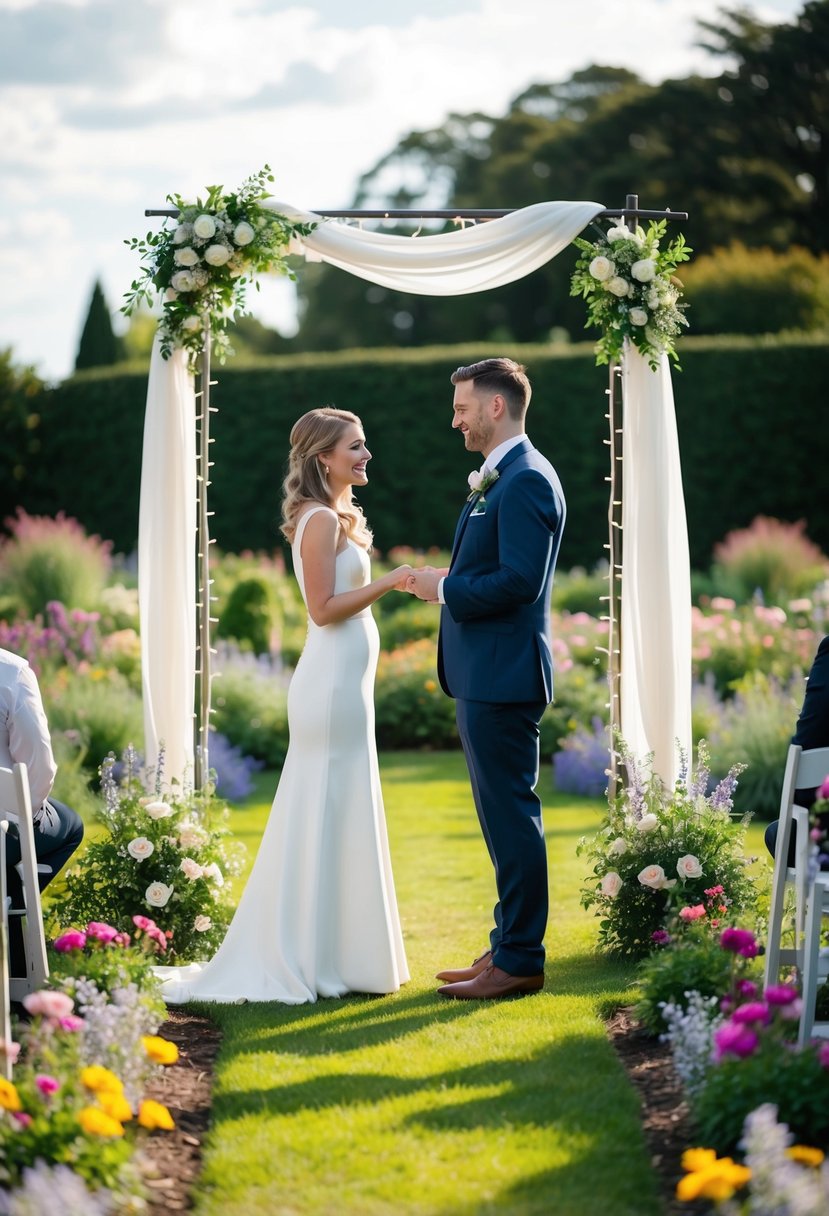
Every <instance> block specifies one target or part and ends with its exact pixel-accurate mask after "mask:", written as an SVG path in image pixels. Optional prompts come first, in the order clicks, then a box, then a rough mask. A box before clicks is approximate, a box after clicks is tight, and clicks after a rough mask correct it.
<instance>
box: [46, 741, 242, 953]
mask: <svg viewBox="0 0 829 1216" xmlns="http://www.w3.org/2000/svg"><path fill="white" fill-rule="evenodd" d="M119 767H121V768H122V769H123V776H122V777H121V780H120V782H119V781H118V780H116V777H115V772H116V764H115V758H114V756H108V757H107V759H106V760H105V761H104V764H103V765H102V767H101V788H102V792H103V795H104V800H103V807H102V810H101V812H100V823H101V826H102V828H103V831H102V832H101V833H100V834H98V835H96V836H95V838H94V839H92V840H90V842H89V843H88V844H87V845H86V848H85V849H84V850H83V851H82V852H81V855H80V858H79V860H78V861H76V862H75V863H74V864H73V865H71V867H70V868H69V869H68V871H66V882H65V889H64V891H63V893H62V894H61V895H59V896H57V897H56V899H55V900H54V901H53V902H52V904H51V905H50V909H49V911H50V914H51V916H52V917H53V918H54V920H55V922H56V923H57V924H58V925H60V926H66V925H67V924H86V923H87V922H89V921H96V922H97V921H102V920H103V921H106V922H107V923H108V924H110V925H113V926H114V927H115V928H116V929H117V930H118V931H119V932H123V933H127V934H129V933H132V932H133V931H134V925H135V924H136V923H137V922H136V920H135V917H136V916H137V917H139V918H140V919H142V921H143V920H147V921H148V923H150V922H151V923H153V924H154V925H155V926H157V929H158V932H159V933H160V934H161V935H162V937H163V939H164V941H165V942H166V950H165V962H166V961H169V962H190V961H193V960H196V959H204V958H210V957H211V956H212V955H213V954H214V953H215V952H216V950H217V949H218V947H219V945H220V943H221V941H222V938H223V937H224V935H225V931H226V929H227V926H228V924H229V923H230V918H231V916H232V914H233V903H232V902H231V894H230V891H229V887H228V883H227V880H228V879H229V878H232V877H233V876H234V875H235V874H238V873H239V872H240V869H241V860H242V853H243V846H242V845H240V844H239V843H237V842H234V841H232V840H231V837H230V833H229V831H228V829H227V827H226V821H227V815H228V812H227V809H226V807H224V805H223V804H221V803H218V802H217V801H216V800H215V798H214V796H213V790H212V787H211V786H209V785H208V787H207V789H206V790H204V791H198V790H192V789H190V788H186V787H179V786H175V785H174V786H173V792H165V793H164V794H163V795H162V793H161V774H160V771H159V772H158V773H156V774H155V782H156V787H157V788H156V789H155V790H154V791H153V790H151V791H149V792H148V790H147V789H146V788H145V785H144V782H143V781H142V779H141V774H140V770H139V765H138V759H137V756H136V754H135V752H134V751H133V750H132V749H127V751H126V752H125V753H124V757H123V761H122V764H121V766H119Z"/></svg>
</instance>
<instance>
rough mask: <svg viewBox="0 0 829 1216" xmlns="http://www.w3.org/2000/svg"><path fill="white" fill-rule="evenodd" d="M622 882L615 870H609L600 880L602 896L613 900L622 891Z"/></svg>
mask: <svg viewBox="0 0 829 1216" xmlns="http://www.w3.org/2000/svg"><path fill="white" fill-rule="evenodd" d="M622 885H623V884H622V880H621V878H620V877H619V875H618V874H617V873H616V871H615V870H609V871H608V872H607V874H605V876H604V878H603V879H602V895H609V896H610V898H611V899H615V898H616V896H617V895H618V894H619V892H620V891H621V889H622Z"/></svg>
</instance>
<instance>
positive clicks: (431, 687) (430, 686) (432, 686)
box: [423, 680, 437, 692]
mask: <svg viewBox="0 0 829 1216" xmlns="http://www.w3.org/2000/svg"><path fill="white" fill-rule="evenodd" d="M423 687H424V688H425V689H426V691H427V692H435V691H437V684H436V683H435V681H434V680H427V681H426V683H425V684H424V685H423Z"/></svg>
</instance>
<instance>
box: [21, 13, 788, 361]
mask: <svg viewBox="0 0 829 1216" xmlns="http://www.w3.org/2000/svg"><path fill="white" fill-rule="evenodd" d="M738 6H741V7H743V8H747V9H749V10H750V11H751V12H753V13H754V14H756V15H757V16H758V17H760V18H761V19H763V20H766V21H774V22H780V21H787V20H790V19H791V18H792V17H794V16H795V15H796V14H797V13H798V12H800V11H801V10H802V7H803V2H802V0H756V2H755V0H733V3H726V4H725V5H723V4H722V3H721V2H720V0H624V3H619V0H581V2H580V3H576V4H572V3H565V2H563V0H506V2H505V0H410V2H407V3H406V2H404V3H400V2H398V0H0V349H4V348H7V347H11V348H12V351H13V357H14V361H15V362H16V363H18V364H26V365H33V366H34V367H35V368H36V370H37V371H38V372H39V374H40V375H41V376H43V377H44V378H46V379H50V380H56V379H61V378H63V377H64V376H67V375H69V374H70V373H71V371H72V367H73V365H74V359H75V354H76V352H77V346H78V340H79V338H80V332H81V328H82V326H83V322H84V319H85V317H86V313H87V309H88V305H89V298H90V295H91V292H92V287H93V284H94V282H95V280H96V278H98V279H100V280H101V282H102V284H103V288H104V293H105V295H106V298H107V302H108V304H109V306H110V308H111V309H112V310H113V311H115V310H117V309H118V308H119V307H120V304H121V303H122V297H123V294H124V292H125V291H126V290H127V289H128V288H129V285H130V282H131V280H132V279H133V278H134V277H135V275H136V274H137V272H138V269H139V266H138V263H137V260H136V255H135V254H133V253H131V252H130V251H129V249H128V248H127V247H126V245H125V244H124V241H125V240H126V239H127V238H129V237H132V236H137V235H143V234H145V233H146V232H147V231H148V230H149V229H150V227H151V226H153V225H158V224H160V222H161V221H160V220H148V219H145V218H144V209H145V208H148V207H149V208H152V207H163V206H165V205H166V204H165V200H166V196H167V195H168V194H170V193H177V194H181V195H182V196H184V197H185V198H192V197H195V196H197V195H198V194H199V193H200V192H203V191H204V189H205V187H206V186H208V185H213V184H217V183H222V184H223V185H224V186H226V187H227V188H228V189H233V188H235V187H236V186H238V185H240V184H241V182H242V181H243V180H244V179H245V178H246V177H248V176H249V175H250V174H251V173H253V172H255V171H256V170H258V169H260V168H261V167H262V166H263V165H264V164H266V163H267V164H269V165H270V166H271V168H272V170H273V172H274V175H275V178H276V180H275V183H274V185H273V186H272V188H271V189H272V193H273V194H274V195H275V196H276V197H277V198H278V199H281V200H284V201H285V202H289V203H292V204H294V205H296V206H298V207H302V208H307V209H309V210H314V209H324V208H326V207H327V208H344V207H348V206H349V204H350V203H351V202H352V199H353V196H354V192H355V189H356V186H357V182H358V179H359V177H360V176H361V174H363V173H365V172H366V171H367V170H369V169H370V168H372V166H373V165H374V164H375V163H376V162H377V161H378V160H379V159H380V158H381V157H382V156H383V155H385V154H386V153H387V152H389V151H391V150H392V148H394V146H395V145H396V143H397V141H398V140H399V139H400V138H401V137H402V136H404V135H406V134H407V133H409V132H410V131H413V130H425V129H429V128H431V127H435V126H439V125H441V124H442V122H443V121H444V120H445V118H446V117H447V116H448V115H449V114H450V113H452V112H455V113H469V112H472V111H483V112H485V113H488V114H495V115H497V114H501V113H503V112H504V111H505V109H506V107H507V105H508V103H509V102H510V100H511V99H512V98H513V97H515V96H516V95H517V94H518V93H519V92H521V91H522V90H523V89H524V88H526V87H527V86H528V85H530V84H533V83H544V82H550V81H558V80H564V79H566V78H567V77H568V76H569V75H570V74H571V73H572V72H574V71H576V70H578V69H579V68H583V67H586V66H588V65H589V64H591V63H602V64H611V65H614V66H622V67H627V68H630V69H631V70H633V71H635V72H637V73H638V74H639V75H640V76H641V77H642V78H643V79H645V80H648V81H650V82H653V83H656V82H658V81H660V80H663V79H666V78H669V77H677V76H679V77H681V76H686V75H688V74H689V73H691V72H699V73H701V74H709V75H712V74H715V73H716V72H718V71H720V70H721V69H722V66H723V65H722V63H721V62H719V61H715V60H712V59H711V58H710V57H709V56H707V55H706V54H705V52H703V51H702V50H700V49H699V48H697V47H695V46H694V41H695V37H696V26H695V22H696V20H698V19H702V20H705V19H712V18H715V17H716V15H717V13H718V11H719V10H720V9H721V8H722V7H726V8H736V7H738ZM635 187H636V183H631V188H632V189H635ZM554 197H555V194H554V190H553V191H551V198H554ZM601 201H607V202H609V203H612V202H614V201H618V200H601ZM642 202H643V204H644V205H650V206H656V207H663V206H667V205H676V204H673V203H672V202H671V200H662V199H654V200H644V199H643V200H642ZM510 205H511V200H510V199H481V200H480V206H482V207H501V206H504V207H508V206H510ZM251 300H252V301H253V302H254V303H255V310H254V311H255V315H256V316H257V317H258V318H259V320H261V321H262V322H263V323H264V324H266V325H271V326H274V327H276V328H279V329H281V330H282V332H284V333H290V332H291V330H292V328H293V327H294V323H295V309H294V296H293V289H292V288H291V286H290V285H289V284H287V283H285V282H284V281H279V280H276V281H270V282H265V281H263V286H262V291H261V293H260V294H255V293H254V295H253V296H252V297H251Z"/></svg>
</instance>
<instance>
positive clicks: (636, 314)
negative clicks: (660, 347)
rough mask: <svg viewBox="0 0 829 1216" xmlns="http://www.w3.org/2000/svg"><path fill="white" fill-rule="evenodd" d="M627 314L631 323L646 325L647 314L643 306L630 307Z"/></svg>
mask: <svg viewBox="0 0 829 1216" xmlns="http://www.w3.org/2000/svg"><path fill="white" fill-rule="evenodd" d="M629 315H630V323H631V325H647V323H648V314H647V313H646V312H645V310H644V308H631V310H630V314H629Z"/></svg>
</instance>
